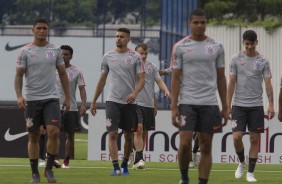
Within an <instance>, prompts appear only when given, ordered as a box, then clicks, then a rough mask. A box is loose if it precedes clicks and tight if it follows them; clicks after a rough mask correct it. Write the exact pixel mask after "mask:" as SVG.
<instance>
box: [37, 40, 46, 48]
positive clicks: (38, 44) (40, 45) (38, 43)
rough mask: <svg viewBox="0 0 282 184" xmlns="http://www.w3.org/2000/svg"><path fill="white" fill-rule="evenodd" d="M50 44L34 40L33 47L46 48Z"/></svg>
mask: <svg viewBox="0 0 282 184" xmlns="http://www.w3.org/2000/svg"><path fill="white" fill-rule="evenodd" d="M47 44H48V41H47V40H34V41H33V45H36V46H39V47H44V46H46V45H47Z"/></svg>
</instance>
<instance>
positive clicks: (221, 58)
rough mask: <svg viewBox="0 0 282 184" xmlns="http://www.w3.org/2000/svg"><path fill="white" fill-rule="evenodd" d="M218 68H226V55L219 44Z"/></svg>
mask: <svg viewBox="0 0 282 184" xmlns="http://www.w3.org/2000/svg"><path fill="white" fill-rule="evenodd" d="M216 67H217V68H224V67H225V53H224V48H223V45H222V44H219V51H218V56H217V58H216Z"/></svg>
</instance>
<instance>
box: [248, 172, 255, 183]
mask: <svg viewBox="0 0 282 184" xmlns="http://www.w3.org/2000/svg"><path fill="white" fill-rule="evenodd" d="M246 180H247V182H257V180H256V179H255V176H254V173H250V172H248V173H247V178H246Z"/></svg>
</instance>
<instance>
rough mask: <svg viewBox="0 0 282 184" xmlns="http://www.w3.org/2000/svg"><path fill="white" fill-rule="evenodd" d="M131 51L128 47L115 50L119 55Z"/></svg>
mask: <svg viewBox="0 0 282 184" xmlns="http://www.w3.org/2000/svg"><path fill="white" fill-rule="evenodd" d="M129 50H130V49H129V48H127V47H117V48H116V49H115V51H116V52H118V53H125V52H128V51H129Z"/></svg>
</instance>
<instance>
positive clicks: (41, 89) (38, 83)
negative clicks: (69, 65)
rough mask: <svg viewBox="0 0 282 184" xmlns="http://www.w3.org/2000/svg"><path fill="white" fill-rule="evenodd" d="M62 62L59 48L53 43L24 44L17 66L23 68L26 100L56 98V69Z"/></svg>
mask: <svg viewBox="0 0 282 184" xmlns="http://www.w3.org/2000/svg"><path fill="white" fill-rule="evenodd" d="M63 64H64V60H63V54H62V52H61V49H60V48H59V47H57V46H55V45H54V44H51V43H48V44H47V45H46V46H43V47H39V46H36V45H33V43H29V44H27V45H25V46H24V47H23V48H22V49H21V51H20V53H19V55H18V59H17V67H20V68H24V69H25V79H26V83H25V89H26V94H25V98H26V101H34V100H44V99H50V98H58V95H57V92H56V88H55V84H56V69H57V66H59V65H63Z"/></svg>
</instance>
